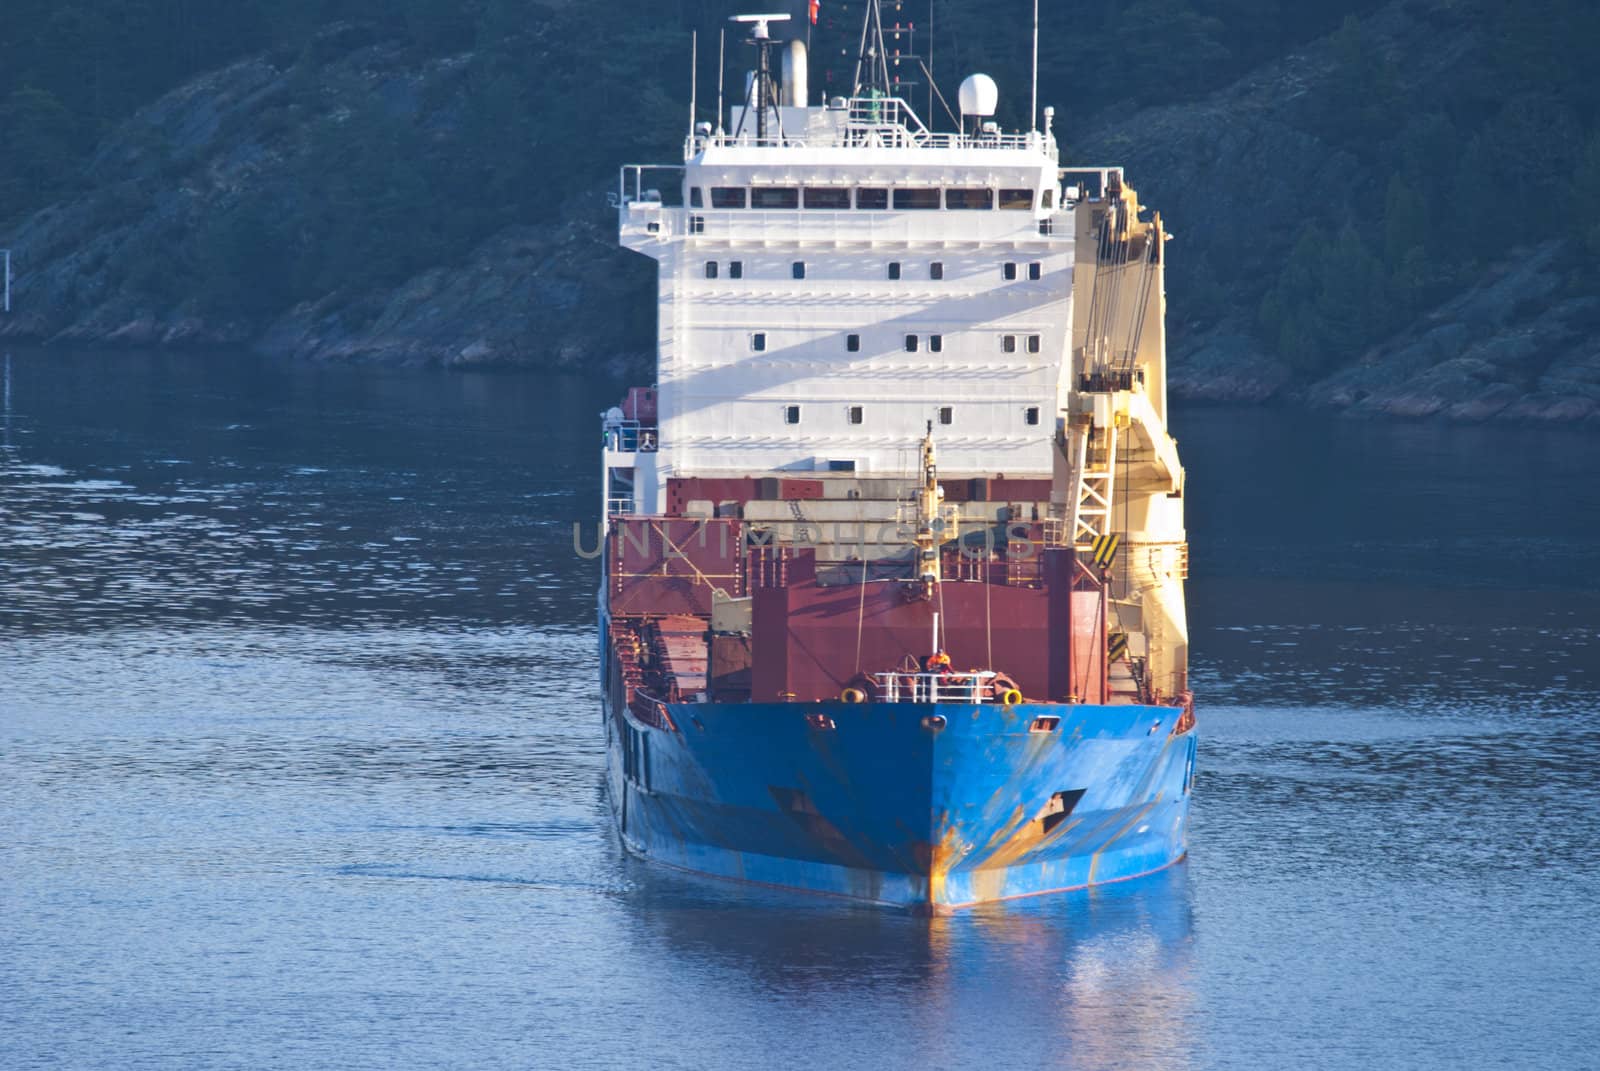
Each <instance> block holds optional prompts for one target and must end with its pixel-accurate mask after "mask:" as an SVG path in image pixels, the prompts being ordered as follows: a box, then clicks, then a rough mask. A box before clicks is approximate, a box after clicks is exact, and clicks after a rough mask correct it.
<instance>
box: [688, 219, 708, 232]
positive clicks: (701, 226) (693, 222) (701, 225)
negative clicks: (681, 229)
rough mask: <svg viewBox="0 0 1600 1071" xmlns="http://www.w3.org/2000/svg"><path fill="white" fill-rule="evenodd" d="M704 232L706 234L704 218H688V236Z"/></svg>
mask: <svg viewBox="0 0 1600 1071" xmlns="http://www.w3.org/2000/svg"><path fill="white" fill-rule="evenodd" d="M705 232H706V217H704V216H690V217H689V233H690V234H704V233H705Z"/></svg>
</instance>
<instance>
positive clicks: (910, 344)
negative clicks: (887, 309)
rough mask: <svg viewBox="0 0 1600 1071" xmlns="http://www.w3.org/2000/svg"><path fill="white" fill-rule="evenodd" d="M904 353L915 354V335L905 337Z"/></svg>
mask: <svg viewBox="0 0 1600 1071" xmlns="http://www.w3.org/2000/svg"><path fill="white" fill-rule="evenodd" d="M906 352H907V353H916V352H917V336H916V335H907V336H906Z"/></svg>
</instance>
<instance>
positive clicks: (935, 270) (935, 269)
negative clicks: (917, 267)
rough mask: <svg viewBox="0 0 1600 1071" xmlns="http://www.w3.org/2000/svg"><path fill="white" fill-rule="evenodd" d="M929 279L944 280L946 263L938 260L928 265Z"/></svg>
mask: <svg viewBox="0 0 1600 1071" xmlns="http://www.w3.org/2000/svg"><path fill="white" fill-rule="evenodd" d="M928 278H930V279H943V278H944V262H943V261H939V260H936V261H934V262H933V263H932V264H929V265H928Z"/></svg>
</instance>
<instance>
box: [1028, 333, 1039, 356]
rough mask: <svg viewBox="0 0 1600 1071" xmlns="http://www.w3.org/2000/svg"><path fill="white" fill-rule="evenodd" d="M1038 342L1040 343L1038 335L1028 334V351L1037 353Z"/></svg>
mask: <svg viewBox="0 0 1600 1071" xmlns="http://www.w3.org/2000/svg"><path fill="white" fill-rule="evenodd" d="M1039 344H1040V339H1039V336H1038V335H1029V336H1028V352H1029V353H1038V352H1039V348H1040V347H1039Z"/></svg>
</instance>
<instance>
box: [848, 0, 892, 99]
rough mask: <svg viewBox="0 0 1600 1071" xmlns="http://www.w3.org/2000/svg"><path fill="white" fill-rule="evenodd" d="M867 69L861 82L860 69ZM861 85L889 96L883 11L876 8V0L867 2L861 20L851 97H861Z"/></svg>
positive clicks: (887, 57) (887, 58) (887, 56)
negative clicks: (853, 86) (864, 13)
mask: <svg viewBox="0 0 1600 1071" xmlns="http://www.w3.org/2000/svg"><path fill="white" fill-rule="evenodd" d="M863 67H865V68H866V69H867V80H866V82H865V83H863V82H862V80H861V69H862V68H863ZM863 84H865V86H866V88H867V89H869V90H872V89H877V90H880V91H882V93H883V95H884V96H886V97H887V96H889V95H890V93H889V55H888V48H887V47H885V45H884V43H883V9H882V8H881V7H879V6H878V0H867V11H866V15H865V16H863V18H862V20H861V48H860V51H859V52H858V53H857V54H856V79H855V88H854V89H853V90H852V91H851V94H850V95H851V96H854V97H859V96H861V95H862V93H861V89H862V86H863Z"/></svg>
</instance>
